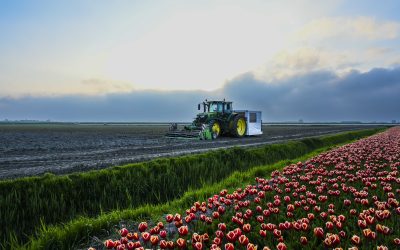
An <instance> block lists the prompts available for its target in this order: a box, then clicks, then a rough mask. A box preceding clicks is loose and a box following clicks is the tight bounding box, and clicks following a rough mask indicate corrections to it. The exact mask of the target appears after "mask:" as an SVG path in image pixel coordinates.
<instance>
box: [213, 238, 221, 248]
mask: <svg viewBox="0 0 400 250" xmlns="http://www.w3.org/2000/svg"><path fill="white" fill-rule="evenodd" d="M221 243H222V240H221V238H218V237H215V238H214V239H213V244H215V245H217V246H220V245H221Z"/></svg>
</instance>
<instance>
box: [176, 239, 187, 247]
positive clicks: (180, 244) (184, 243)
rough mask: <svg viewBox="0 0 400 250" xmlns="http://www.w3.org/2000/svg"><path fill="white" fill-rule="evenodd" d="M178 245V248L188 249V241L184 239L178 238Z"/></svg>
mask: <svg viewBox="0 0 400 250" xmlns="http://www.w3.org/2000/svg"><path fill="white" fill-rule="evenodd" d="M176 245H178V248H180V249H183V248H185V247H186V240H184V239H182V238H178V239H177V240H176Z"/></svg>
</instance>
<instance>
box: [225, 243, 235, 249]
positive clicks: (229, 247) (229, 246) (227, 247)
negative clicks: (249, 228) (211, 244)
mask: <svg viewBox="0 0 400 250" xmlns="http://www.w3.org/2000/svg"><path fill="white" fill-rule="evenodd" d="M233 249H235V247H234V246H233V244H232V243H226V244H225V250H233Z"/></svg>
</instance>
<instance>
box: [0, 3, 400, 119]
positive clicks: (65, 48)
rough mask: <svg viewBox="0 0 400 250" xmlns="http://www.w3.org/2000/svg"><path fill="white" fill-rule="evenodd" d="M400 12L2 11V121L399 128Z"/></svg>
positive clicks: (324, 8) (116, 6) (23, 7)
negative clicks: (214, 112)
mask: <svg viewBox="0 0 400 250" xmlns="http://www.w3.org/2000/svg"><path fill="white" fill-rule="evenodd" d="M398 13H400V2H399V1H396V0H393V1H391V0H383V1H373V0H370V1H368V0H367V1H360V0H353V1H344V0H326V1H317V0H313V1H312V0H299V1H288V0H281V1H255V0H254V1H252V0H250V1H235V0H233V1H207V0H204V1H175V0H172V1H122V0H121V1H106V0H104V1H103V0H98V1H91V0H80V1H78V0H71V1H47V0H38V1H23V0H13V1H11V0H2V1H0V120H2V119H11V120H19V119H38V120H47V119H50V120H56V121H174V120H177V121H190V120H191V119H192V118H193V117H194V116H195V114H196V112H197V109H196V104H197V103H199V102H202V101H203V100H204V99H205V98H209V99H210V98H214V99H216V98H217V99H218V98H221V99H222V98H227V99H229V100H231V101H233V102H234V108H238V109H255V110H261V111H263V120H264V121H297V120H299V119H303V120H305V121H343V120H351V121H354V120H360V121H391V120H393V119H396V120H400V112H399V109H398V107H400V101H399V99H400V98H397V96H398V93H400V15H398Z"/></svg>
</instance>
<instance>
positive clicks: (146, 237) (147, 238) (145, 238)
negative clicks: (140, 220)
mask: <svg viewBox="0 0 400 250" xmlns="http://www.w3.org/2000/svg"><path fill="white" fill-rule="evenodd" d="M150 236H151V235H150V233H148V232H143V233H142V238H143V240H144V241H149V240H150Z"/></svg>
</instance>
